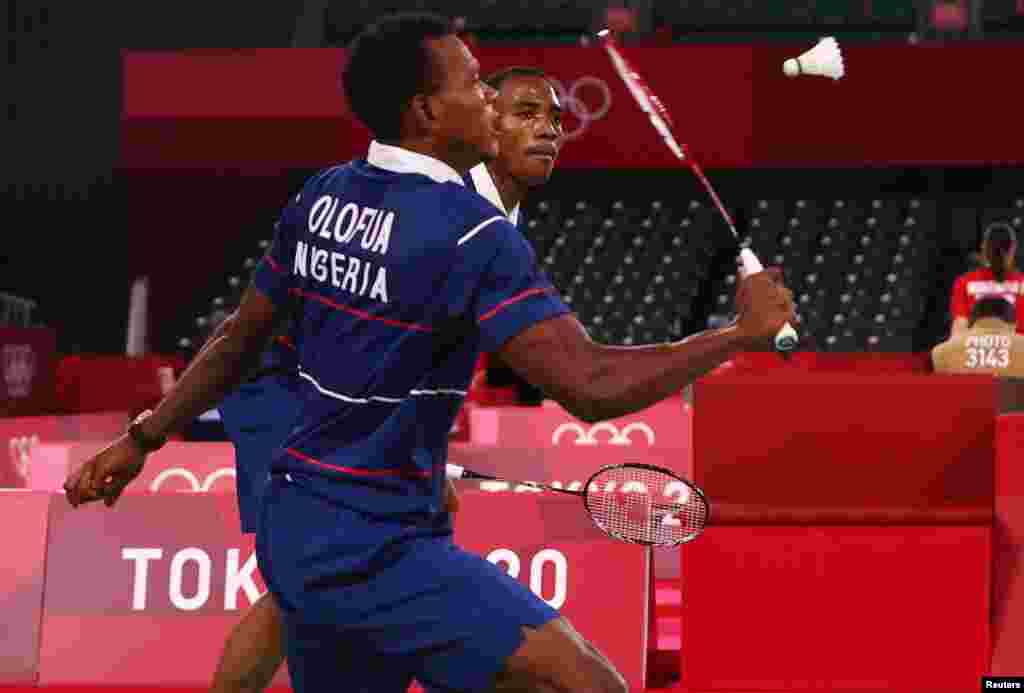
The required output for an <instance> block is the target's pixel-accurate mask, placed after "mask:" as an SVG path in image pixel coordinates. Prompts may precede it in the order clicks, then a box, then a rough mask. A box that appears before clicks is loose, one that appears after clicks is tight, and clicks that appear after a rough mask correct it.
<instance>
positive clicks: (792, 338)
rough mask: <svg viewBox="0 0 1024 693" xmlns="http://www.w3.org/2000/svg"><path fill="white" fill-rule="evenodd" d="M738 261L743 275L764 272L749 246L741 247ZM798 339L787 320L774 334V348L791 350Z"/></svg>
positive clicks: (747, 275) (762, 266)
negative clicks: (741, 266)
mask: <svg viewBox="0 0 1024 693" xmlns="http://www.w3.org/2000/svg"><path fill="white" fill-rule="evenodd" d="M740 263H741V264H742V265H743V276H744V277H749V276H750V275H752V274H757V273H758V272H764V265H762V264H761V261H760V260H758V259H757V256H756V255H754V251H753V250H751V249H750V248H743V249H742V250H741V251H740ZM799 341H800V336H799V335H798V334H797V333H796V330H794V329H793V326H792V325H790V324H789V323H788V322H787V323H786V324H785V325H783V326H782V329H781V330H779V332H778V334H776V335H775V348H776V349H778V350H779V351H792V350H793V349H794V348H796V345H797V343H798V342H799Z"/></svg>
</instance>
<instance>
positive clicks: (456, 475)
mask: <svg viewBox="0 0 1024 693" xmlns="http://www.w3.org/2000/svg"><path fill="white" fill-rule="evenodd" d="M465 470H466V468H465V467H460V466H459V465H457V464H446V465H445V466H444V474H445V476H446V477H448V478H449V479H453V480H454V479H461V478H462V472H464V471H465Z"/></svg>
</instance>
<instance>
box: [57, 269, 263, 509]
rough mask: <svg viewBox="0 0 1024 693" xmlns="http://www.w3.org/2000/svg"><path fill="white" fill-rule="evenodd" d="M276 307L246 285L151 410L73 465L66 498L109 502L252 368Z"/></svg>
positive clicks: (80, 501)
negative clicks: (163, 444) (162, 445)
mask: <svg viewBox="0 0 1024 693" xmlns="http://www.w3.org/2000/svg"><path fill="white" fill-rule="evenodd" d="M277 317H278V316H277V311H276V309H275V308H274V304H273V303H272V302H271V300H270V299H269V298H268V297H267V296H266V295H265V294H263V293H262V292H261V291H259V290H257V289H253V288H250V289H249V290H248V291H246V293H245V295H244V296H243V297H242V303H241V305H240V306H239V308H238V310H237V311H236V313H235V314H234V316H233V318H232V319H231V320H227V321H225V322H224V324H223V325H222V326H221V328H220V329H219V331H218V333H217V334H216V335H215V336H214V338H212V339H211V340H210V341H209V342H208V343H207V344H206V345H205V346H204V347H203V349H202V351H201V352H200V353H199V355H198V356H197V357H196V358H195V360H193V361H192V363H191V364H190V365H189V367H188V369H187V370H186V371H185V373H184V374H183V375H182V377H181V379H180V380H179V381H178V382H177V383H176V384H175V385H174V387H173V388H172V389H171V391H170V392H169V393H168V394H167V396H166V397H165V398H164V399H163V401H161V402H160V404H159V405H157V407H156V409H155V410H154V411H153V414H152V415H151V416H149V417H147V418H145V419H144V420H142V421H141V423H139V424H138V425H137V426H135V427H134V428H135V429H136V430H135V432H134V433H135V435H134V436H133V435H130V434H125V435H123V436H121V437H120V438H119V439H117V440H116V441H114V442H113V443H111V444H110V445H108V446H107V447H106V448H104V449H103V450H101V451H100V452H99V453H97V454H96V455H95V456H94V457H93V458H92V459H90V460H88V461H87V462H86V463H85V464H83V465H82V466H81V467H79V469H78V470H76V471H75V472H74V473H73V474H72V475H71V476H70V477H68V479H67V481H66V482H65V483H64V490H65V491H66V492H67V497H68V501H69V502H70V503H71V504H72V505H74V506H78V505H79V504H81V503H88V502H91V501H96V500H100V499H102V500H103V501H104V502H105V503H106V504H107V505H113V503H114V502H115V501H116V500H117V498H118V497H119V496H120V495H121V492H122V491H123V490H124V488H125V487H126V486H127V485H128V483H129V482H131V480H132V479H134V478H135V477H136V476H138V474H139V472H140V471H142V464H143V460H144V458H145V456H146V453H147V452H148V451H149V449H151V448H155V447H158V446H159V441H161V440H163V439H165V438H166V436H168V435H170V434H171V433H175V432H177V431H179V430H180V429H181V428H182V427H183V426H185V425H186V424H187V423H188V422H190V421H192V420H193V419H195V417H197V416H199V415H200V414H202V413H203V412H205V411H207V410H209V409H210V408H211V407H213V406H215V405H216V404H217V403H218V402H220V400H221V399H223V397H224V396H225V395H226V394H227V393H228V392H230V391H231V390H233V389H234V388H235V387H237V386H238V385H239V384H240V383H241V381H242V380H243V379H244V377H245V375H246V373H248V372H249V371H250V370H251V369H252V368H254V367H255V366H256V365H257V363H258V361H259V358H260V355H261V354H262V353H263V350H264V348H265V347H266V344H267V340H268V339H269V338H270V336H271V334H272V333H273V331H274V328H275V324H276V321H277Z"/></svg>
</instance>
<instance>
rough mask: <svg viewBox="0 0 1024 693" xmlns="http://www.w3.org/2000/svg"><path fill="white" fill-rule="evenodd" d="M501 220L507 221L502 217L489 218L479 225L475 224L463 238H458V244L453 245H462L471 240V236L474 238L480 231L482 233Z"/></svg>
mask: <svg viewBox="0 0 1024 693" xmlns="http://www.w3.org/2000/svg"><path fill="white" fill-rule="evenodd" d="M502 220H505V221H508V220H507V219H505V217H502V216H497V217H491V218H490V219H484V220H483V221H481V222H480V223H479V224H477V225H476V226H474V227H473V228H472V229H470V231H469V233H467V234H466V235H465V236H463V237H462V238H460V239H459V242H458V243H456V244H455V245H462V244H463V243H465V242H466V241H468V240H469V239H470V238H472V237H473V236H475V235H477V234H478V233H480V232H481V231H483V230H484V229H485V228H486V227H488V226H490V225H491V224H493V223H494V222H496V221H502Z"/></svg>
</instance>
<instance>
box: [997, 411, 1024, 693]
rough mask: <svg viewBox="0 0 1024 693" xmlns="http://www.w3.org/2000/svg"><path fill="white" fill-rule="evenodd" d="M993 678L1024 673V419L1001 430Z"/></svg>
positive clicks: (1007, 419) (1001, 424)
mask: <svg viewBox="0 0 1024 693" xmlns="http://www.w3.org/2000/svg"><path fill="white" fill-rule="evenodd" d="M994 543H995V547H994V548H995V551H994V553H995V561H994V564H993V572H994V574H993V586H992V673H993V674H996V675H1008V676H1019V675H1020V674H1021V672H1024V414H1005V415H1003V416H1000V417H999V420H998V422H997V426H996V526H995V538H994Z"/></svg>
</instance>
